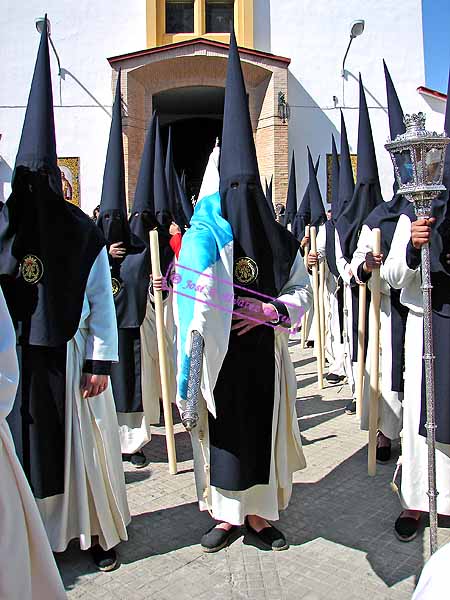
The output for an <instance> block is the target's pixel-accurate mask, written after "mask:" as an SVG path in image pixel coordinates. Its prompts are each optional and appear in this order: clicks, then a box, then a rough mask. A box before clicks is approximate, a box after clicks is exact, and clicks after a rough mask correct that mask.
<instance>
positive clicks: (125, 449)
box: [117, 297, 176, 454]
mask: <svg viewBox="0 0 450 600" xmlns="http://www.w3.org/2000/svg"><path fill="white" fill-rule="evenodd" d="M165 304H166V305H167V301H166V302H165ZM169 304H171V302H170V303H169ZM169 311H170V312H169ZM167 312H168V314H169V315H170V314H171V312H172V308H171V306H169V308H168V310H167ZM172 321H173V318H172ZM172 329H173V328H172ZM165 333H166V355H167V359H168V360H167V365H168V370H169V373H168V377H169V384H170V398H171V402H175V395H176V382H175V366H174V361H175V356H174V341H173V332H172V333H170V328H167V327H166V329H165ZM140 338H141V390H142V406H143V409H144V411H143V412H135V413H117V420H118V422H119V435H120V446H121V450H122V454H134V453H135V452H138V451H139V450H141V448H143V447H144V446H145V445H146V444H148V442H149V441H150V440H151V437H152V436H151V426H152V425H157V424H159V421H160V412H161V408H160V398H162V391H161V377H160V373H159V354H158V343H157V336H156V315H155V309H154V306H153V304H152V302H151V298H150V297H148V298H147V310H146V313H145V318H144V321H143V323H142V325H141V327H140Z"/></svg>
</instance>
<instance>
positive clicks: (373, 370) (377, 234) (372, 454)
mask: <svg viewBox="0 0 450 600" xmlns="http://www.w3.org/2000/svg"><path fill="white" fill-rule="evenodd" d="M372 232H373V253H374V254H380V252H381V231H380V230H379V229H373V230H372ZM380 286H381V283H380V269H375V270H374V271H372V277H371V282H370V293H371V303H370V312H369V319H370V329H369V330H370V399H369V452H368V463H367V471H368V473H369V475H370V476H371V477H372V476H374V475H375V474H376V472H377V462H376V454H377V430H378V398H379V394H380V381H379V376H380V302H381V294H380Z"/></svg>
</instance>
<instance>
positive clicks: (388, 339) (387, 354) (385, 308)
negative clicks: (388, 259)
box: [351, 225, 403, 440]
mask: <svg viewBox="0 0 450 600" xmlns="http://www.w3.org/2000/svg"><path fill="white" fill-rule="evenodd" d="M368 252H373V234H372V230H371V229H370V228H369V227H368V226H367V225H363V227H362V229H361V234H360V236H359V240H358V247H357V248H356V250H355V253H354V254H353V257H352V262H351V269H352V272H353V273H354V274H355V277H356V279H357V281H358V283H359V279H358V275H357V273H358V267H359V266H360V265H361V264H362V263H363V262H364V261H365V259H366V254H367V253H368ZM380 279H381V303H380V343H381V348H380V351H381V352H380V373H381V385H380V400H379V415H378V429H379V430H380V431H382V432H383V434H384V435H385V436H387V437H388V438H389V439H391V440H394V439H396V438H398V437H399V435H400V431H401V429H402V400H403V392H400V393H399V392H394V391H392V389H391V388H392V329H391V296H390V287H389V285H388V283H387V282H386V279H385V276H384V265H382V266H381V269H380ZM367 285H368V287H369V289H370V287H371V279H369V281H368V284H367ZM370 327H371V323H370V320H369V331H368V340H369V344H368V346H367V356H366V369H365V375H364V394H363V403H362V413H361V429H363V430H365V431H368V429H369V395H370V351H371V347H370V339H371V333H372V332H371V329H370Z"/></svg>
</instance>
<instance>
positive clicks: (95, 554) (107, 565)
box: [89, 544, 118, 572]
mask: <svg viewBox="0 0 450 600" xmlns="http://www.w3.org/2000/svg"><path fill="white" fill-rule="evenodd" d="M89 551H90V553H91V556H92V560H93V561H94V562H95V564H96V566H97V569H98V570H99V571H103V572H107V571H114V569H116V568H117V565H118V561H117V554H116V551H115V550H114V548H110V549H109V550H103V548H102V547H101V546H99V545H98V544H95V545H94V546H92V547H91V548H90V549H89Z"/></svg>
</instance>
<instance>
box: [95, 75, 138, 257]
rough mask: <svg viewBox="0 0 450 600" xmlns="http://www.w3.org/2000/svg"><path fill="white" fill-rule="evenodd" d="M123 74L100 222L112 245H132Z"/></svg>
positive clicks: (111, 130)
mask: <svg viewBox="0 0 450 600" xmlns="http://www.w3.org/2000/svg"><path fill="white" fill-rule="evenodd" d="M120 86H121V73H120V71H119V73H118V76H117V83H116V91H115V96H114V104H113V110H112V120H111V128H110V132H109V141H108V149H107V151H106V161H105V169H104V172H103V186H102V197H101V201H100V212H99V215H98V219H97V225H98V226H99V227H100V229H101V230H102V231H103V234H104V236H105V238H106V239H107V241H108V242H109V243H110V244H113V243H116V242H122V243H123V245H124V246H125V247H127V248H128V247H129V246H130V227H129V224H128V216H127V200H126V191H125V163H124V157H123V137H122V97H121V92H120Z"/></svg>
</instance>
